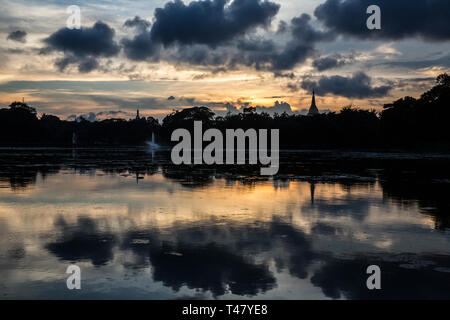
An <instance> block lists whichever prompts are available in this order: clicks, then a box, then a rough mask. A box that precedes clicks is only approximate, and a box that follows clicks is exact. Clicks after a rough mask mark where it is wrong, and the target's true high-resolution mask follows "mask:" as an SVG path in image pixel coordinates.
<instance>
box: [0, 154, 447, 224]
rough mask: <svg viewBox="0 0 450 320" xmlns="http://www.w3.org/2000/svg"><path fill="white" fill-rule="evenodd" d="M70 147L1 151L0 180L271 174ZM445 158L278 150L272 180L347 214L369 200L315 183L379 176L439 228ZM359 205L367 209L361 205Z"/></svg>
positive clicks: (198, 179) (370, 183) (185, 179)
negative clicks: (67, 172) (326, 193)
mask: <svg viewBox="0 0 450 320" xmlns="http://www.w3.org/2000/svg"><path fill="white" fill-rule="evenodd" d="M74 152H75V153H76V155H75V156H74V154H73V152H72V150H70V149H66V150H64V149H56V150H48V151H45V150H41V151H38V150H28V151H26V150H23V151H22V150H21V151H14V152H13V151H10V150H9V151H8V150H6V151H4V150H3V151H0V156H1V159H0V181H4V182H7V183H9V185H10V187H11V189H13V190H20V189H25V188H27V187H28V186H30V185H33V184H34V183H35V182H36V178H37V175H38V174H40V175H41V176H42V177H43V178H45V177H46V176H47V175H51V174H57V173H58V172H59V170H61V169H62V168H71V169H74V170H75V172H79V173H82V174H94V173H95V170H97V169H98V170H102V171H103V172H104V173H107V174H111V175H116V174H120V175H132V176H133V177H134V176H135V177H136V178H137V180H138V179H140V178H142V177H143V175H153V174H156V173H158V172H159V171H160V170H161V172H162V174H163V176H164V177H165V178H166V179H169V180H173V181H176V182H178V183H180V184H181V185H182V186H185V187H189V188H196V187H199V188H202V187H206V186H208V185H211V184H213V183H214V181H215V179H224V180H225V181H226V183H227V184H229V185H232V184H234V183H236V182H238V183H240V184H241V185H243V186H247V187H249V188H256V187H257V185H258V184H259V183H261V182H266V181H268V179H269V178H268V177H261V176H260V175H259V167H258V166H229V165H221V166H206V165H205V166H201V165H200V166H198V165H196V166H175V165H172V164H170V158H169V156H170V155H169V154H168V153H164V152H163V153H161V154H159V155H158V156H156V157H155V159H154V158H153V157H151V156H150V154H149V153H148V151H147V150H146V149H139V148H129V149H126V148H118V149H111V150H108V149H79V150H78V149H74ZM449 163H450V160H449V159H446V158H442V159H436V158H434V159H431V160H430V159H427V158H426V156H423V157H422V158H420V156H419V157H416V159H414V157H411V156H410V159H408V155H406V156H403V157H399V158H398V159H391V158H389V157H388V156H387V157H385V158H382V157H378V156H374V157H370V155H365V154H360V155H359V156H355V155H354V154H353V153H351V152H349V153H346V152H340V153H335V152H323V151H322V152H321V151H314V152H302V153H286V154H283V153H282V154H281V164H280V171H279V174H278V175H277V176H275V177H274V178H273V182H272V183H273V185H274V188H275V189H277V188H289V182H290V181H292V180H293V179H294V180H300V181H307V182H309V183H311V195H312V198H311V200H312V202H313V203H315V205H316V206H318V207H319V209H323V210H325V211H328V212H330V213H333V212H335V213H336V212H341V213H342V212H344V214H345V212H347V214H350V215H351V214H353V213H355V210H356V209H358V208H356V206H358V205H359V206H365V205H366V206H367V205H368V204H369V203H368V201H364V200H363V199H362V200H361V201H359V202H354V201H353V202H351V201H349V202H348V204H345V203H341V204H331V203H329V202H324V201H320V199H319V200H318V201H315V202H314V197H313V195H314V191H315V186H316V185H317V183H336V184H339V185H340V186H341V187H342V189H343V190H346V191H348V192H349V193H351V191H352V190H353V189H356V190H360V189H361V188H367V190H368V192H370V189H371V188H373V187H374V186H375V183H376V181H377V180H379V182H380V186H381V188H382V189H383V194H384V196H385V197H387V198H389V199H392V200H394V201H395V203H396V204H398V205H403V206H407V205H411V204H414V203H418V204H419V208H420V210H421V212H423V213H426V214H428V215H430V216H432V217H433V218H434V219H435V223H436V228H438V229H442V230H443V229H445V228H449V226H450V220H449V219H450V217H449V212H450V210H449V209H450V207H449V206H450V204H449V202H448V201H447V194H449V189H450V183H449V182H450V166H449ZM345 200H346V199H345V198H344V199H343V201H344V202H345ZM347 200H348V199H347ZM364 202H365V203H366V204H364ZM358 203H359V204H358ZM305 209H306V210H307V208H305ZM359 209H360V210H362V211H363V212H364V211H366V210H365V208H363V207H360V208H359ZM359 209H358V210H359Z"/></svg>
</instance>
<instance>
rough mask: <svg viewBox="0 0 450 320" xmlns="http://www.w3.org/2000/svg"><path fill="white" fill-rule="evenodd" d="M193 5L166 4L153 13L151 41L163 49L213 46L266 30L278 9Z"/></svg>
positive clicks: (241, 3)
mask: <svg viewBox="0 0 450 320" xmlns="http://www.w3.org/2000/svg"><path fill="white" fill-rule="evenodd" d="M226 4H227V1H226V0H212V1H210V0H205V1H192V2H190V3H189V4H188V5H185V4H184V3H183V2H182V1H180V0H175V1H174V2H169V3H166V5H165V6H164V8H157V9H156V10H155V22H154V24H153V27H152V30H151V36H152V39H154V40H155V41H158V42H161V43H163V44H164V45H166V46H167V45H170V44H173V43H175V42H179V43H181V44H194V43H196V44H206V45H211V46H215V45H217V44H219V43H221V42H223V41H227V40H230V39H232V38H234V37H236V36H238V35H241V34H244V33H246V32H247V31H249V30H251V29H254V28H256V27H259V26H263V27H264V26H268V25H269V24H270V22H271V20H272V18H273V17H274V16H275V15H276V14H277V13H278V10H279V8H280V6H279V5H278V4H276V3H273V2H270V1H267V0H264V1H261V0H234V1H233V2H231V3H230V4H229V5H228V6H226Z"/></svg>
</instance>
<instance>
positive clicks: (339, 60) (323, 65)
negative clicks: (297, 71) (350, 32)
mask: <svg viewBox="0 0 450 320" xmlns="http://www.w3.org/2000/svg"><path fill="white" fill-rule="evenodd" d="M353 61H354V56H353V55H350V56H348V57H345V56H343V55H341V54H339V53H336V54H333V55H330V56H327V57H321V58H317V59H315V60H314V61H313V63H312V64H313V67H314V68H316V69H317V71H325V70H329V69H335V68H339V67H342V66H344V65H346V64H349V63H352V62H353Z"/></svg>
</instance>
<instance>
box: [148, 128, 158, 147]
mask: <svg viewBox="0 0 450 320" xmlns="http://www.w3.org/2000/svg"><path fill="white" fill-rule="evenodd" d="M147 145H148V146H149V147H150V149H151V150H155V149H159V147H160V146H159V144H157V143H156V142H155V133H154V132H152V141H147Z"/></svg>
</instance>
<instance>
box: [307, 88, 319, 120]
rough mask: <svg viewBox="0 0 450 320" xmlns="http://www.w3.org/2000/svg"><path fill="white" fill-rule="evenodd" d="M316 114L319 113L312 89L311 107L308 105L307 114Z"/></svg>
mask: <svg viewBox="0 0 450 320" xmlns="http://www.w3.org/2000/svg"><path fill="white" fill-rule="evenodd" d="M316 114H319V109H317V106H316V96H315V94H314V90H313V95H312V101H311V107H309V111H308V116H314V115H316Z"/></svg>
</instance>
